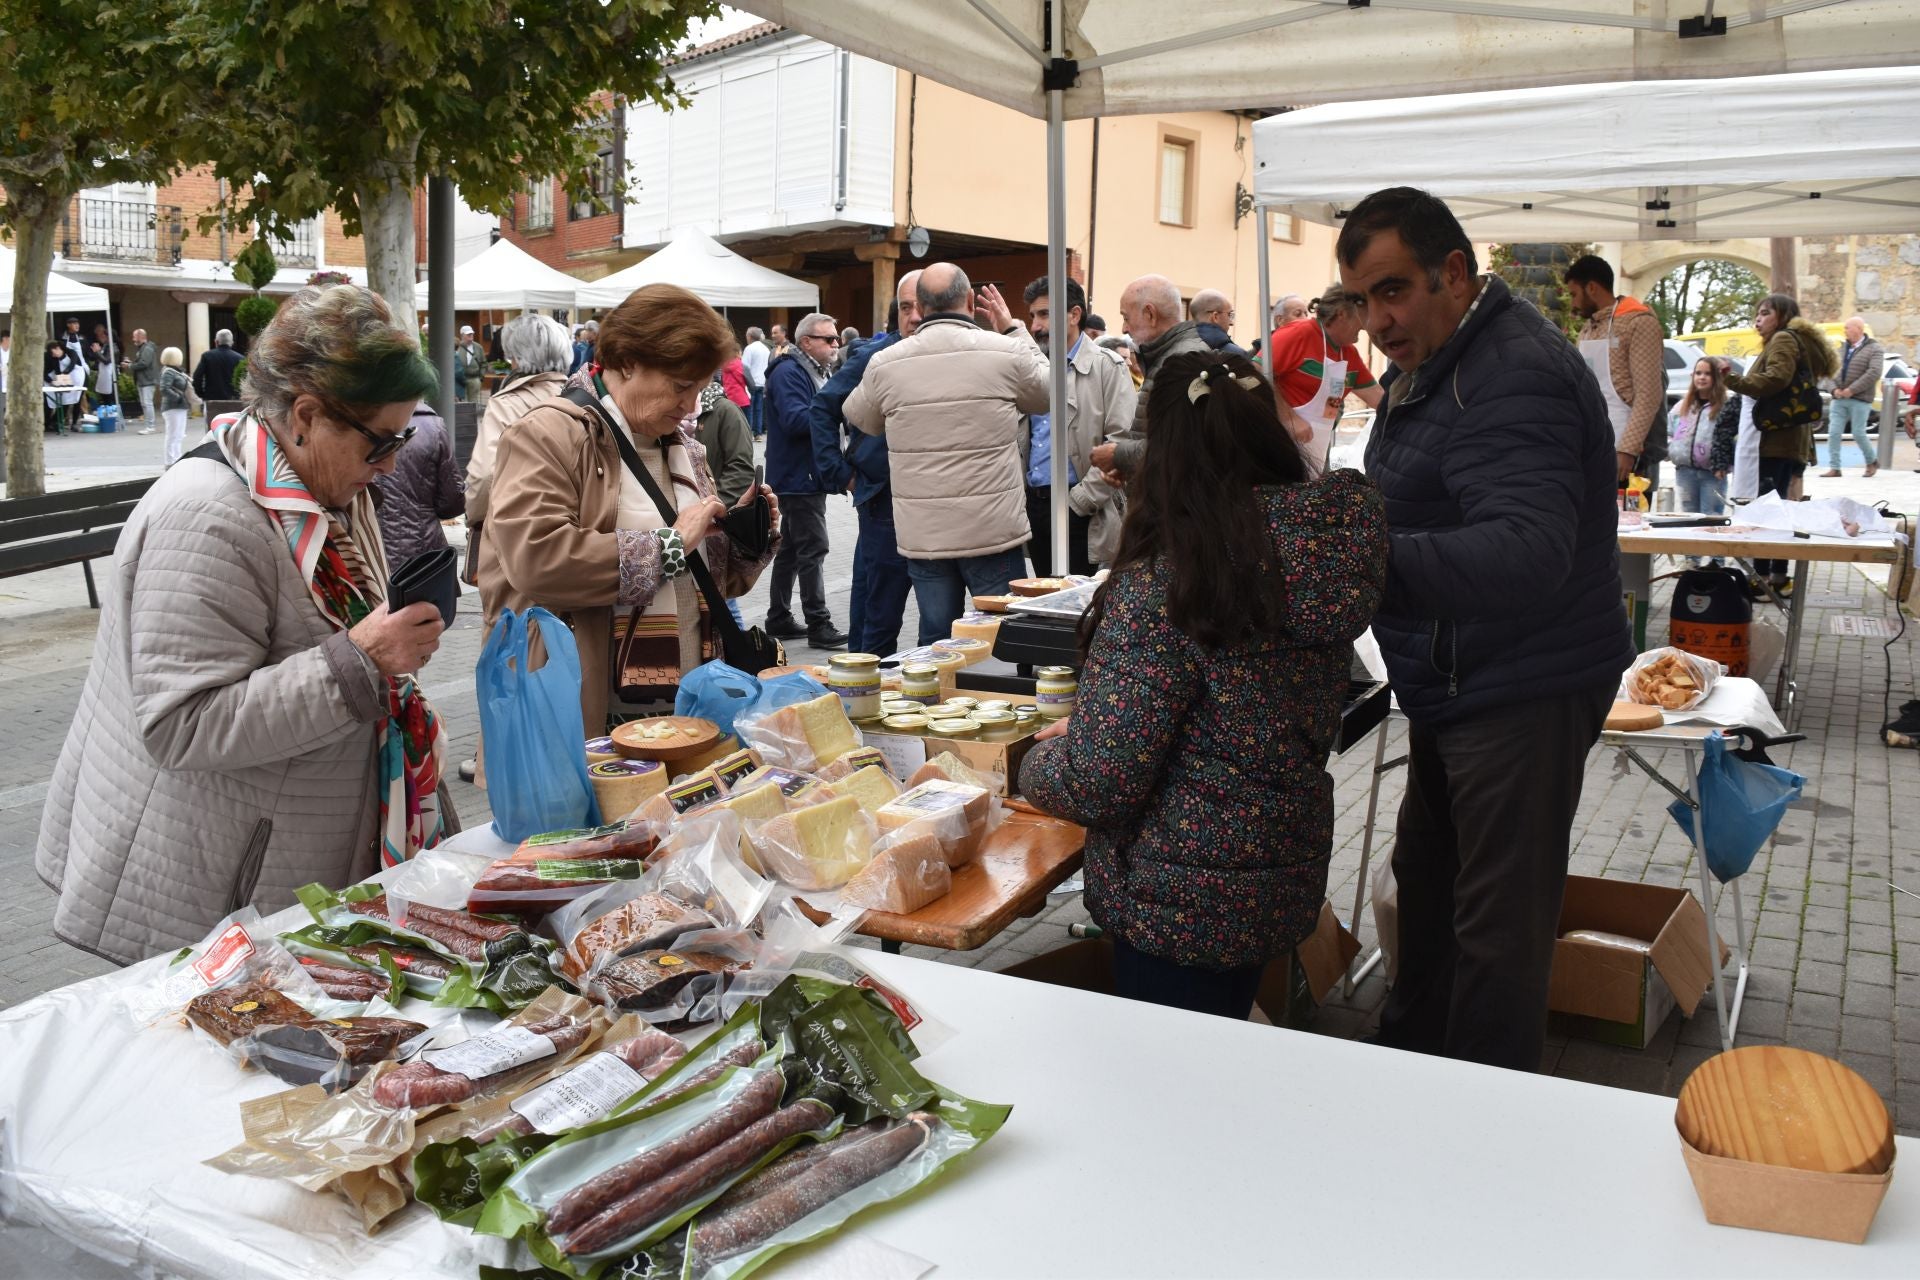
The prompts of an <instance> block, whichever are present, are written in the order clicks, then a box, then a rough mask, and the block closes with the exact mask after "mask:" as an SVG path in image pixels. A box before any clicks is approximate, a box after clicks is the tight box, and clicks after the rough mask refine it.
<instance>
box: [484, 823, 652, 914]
mask: <svg viewBox="0 0 1920 1280" xmlns="http://www.w3.org/2000/svg"><path fill="white" fill-rule="evenodd" d="M664 834H666V828H665V827H663V826H661V825H660V824H658V823H655V822H647V821H643V820H640V819H632V820H624V819H623V820H622V821H619V822H611V823H608V824H607V825H606V826H603V827H590V828H584V829H578V830H572V831H550V832H547V833H546V834H544V835H537V836H529V837H528V838H527V839H525V840H523V841H521V843H520V847H519V848H517V849H515V850H514V851H513V853H512V854H511V855H510V856H508V857H505V858H501V859H499V860H498V861H496V862H495V863H493V864H492V865H491V866H489V867H488V868H487V869H486V870H485V871H483V872H481V873H480V878H479V879H478V880H476V881H475V882H474V885H473V889H472V891H471V892H469V893H468V895H467V910H468V911H469V912H474V913H485V912H494V913H498V914H504V915H514V916H543V915H546V914H547V913H548V912H550V911H556V910H558V909H559V908H561V907H563V906H565V905H566V904H567V903H569V902H571V901H573V900H574V899H575V898H578V897H582V896H583V895H585V894H588V893H591V892H593V891H594V890H595V889H596V888H598V887H599V886H601V885H603V884H606V883H608V882H609V881H613V880H638V879H639V878H640V876H641V874H642V873H643V872H644V871H645V869H646V863H647V861H648V860H649V859H651V858H652V857H653V855H654V852H655V850H657V849H658V848H659V846H660V838H661V837H662V836H663V835H664Z"/></svg>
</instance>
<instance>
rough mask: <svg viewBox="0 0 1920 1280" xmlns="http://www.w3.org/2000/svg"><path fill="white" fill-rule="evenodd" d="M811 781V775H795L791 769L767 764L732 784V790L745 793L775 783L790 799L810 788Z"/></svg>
mask: <svg viewBox="0 0 1920 1280" xmlns="http://www.w3.org/2000/svg"><path fill="white" fill-rule="evenodd" d="M813 780H814V779H813V775H812V774H810V773H796V772H795V771H794V770H792V769H782V768H781V767H780V766H778V765H771V764H769V765H762V766H761V767H760V768H758V769H755V770H754V771H753V772H752V773H750V774H748V775H747V776H746V777H744V778H742V779H740V781H738V782H736V783H734V784H733V789H734V790H735V791H746V790H749V789H751V788H753V787H757V786H759V785H760V784H761V783H763V782H777V783H779V784H780V790H781V791H782V792H783V793H784V794H785V795H786V796H787V797H788V798H792V797H793V796H794V795H795V794H796V793H798V792H800V791H803V790H805V789H806V788H807V787H809V786H811V785H812V784H813Z"/></svg>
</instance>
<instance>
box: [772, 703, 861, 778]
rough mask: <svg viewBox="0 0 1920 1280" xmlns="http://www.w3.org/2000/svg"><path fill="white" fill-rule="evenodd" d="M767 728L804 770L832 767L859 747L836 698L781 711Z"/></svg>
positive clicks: (781, 709) (784, 708)
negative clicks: (831, 765)
mask: <svg viewBox="0 0 1920 1280" xmlns="http://www.w3.org/2000/svg"><path fill="white" fill-rule="evenodd" d="M764 724H765V726H766V730H767V732H769V733H771V734H773V735H774V736H775V737H777V738H779V739H780V740H781V741H782V742H784V743H786V744H787V748H788V750H789V751H790V752H792V753H793V755H794V757H795V758H796V760H797V761H798V763H799V765H800V767H801V768H803V769H818V768H820V767H821V766H823V765H826V764H830V763H832V762H833V761H835V760H838V759H839V758H840V757H841V756H843V755H845V754H847V752H849V751H851V750H853V749H854V748H855V747H857V746H859V745H860V743H859V740H858V739H856V738H855V737H854V736H853V722H852V721H851V720H849V719H847V713H846V710H845V708H844V707H843V705H842V704H841V702H840V698H839V696H838V695H837V694H831V693H827V694H822V695H821V696H820V697H818V698H815V699H814V700H813V701H811V702H796V703H794V704H793V705H792V706H790V707H782V708H780V709H779V710H778V711H776V712H774V713H773V714H772V715H770V716H768V717H767V718H766V720H765V722H764Z"/></svg>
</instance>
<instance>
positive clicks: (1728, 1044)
mask: <svg viewBox="0 0 1920 1280" xmlns="http://www.w3.org/2000/svg"><path fill="white" fill-rule="evenodd" d="M1685 755H1686V757H1687V797H1688V799H1689V801H1690V802H1691V804H1692V808H1693V860H1694V864H1695V865H1696V866H1698V867H1699V869H1700V905H1701V906H1702V907H1704V908H1706V912H1707V965H1708V967H1709V968H1711V969H1712V970H1713V1010H1714V1013H1715V1015H1717V1016H1718V1018H1719V1020H1720V1047H1721V1048H1722V1049H1731V1048H1733V1019H1734V1018H1738V1017H1739V1015H1740V1005H1739V1001H1740V996H1741V993H1742V992H1743V991H1744V990H1745V987H1746V965H1745V963H1744V959H1745V957H1744V946H1743V956H1742V964H1741V966H1740V978H1741V981H1740V986H1739V989H1737V990H1736V991H1735V992H1734V1008H1733V1017H1732V1018H1729V1016H1728V1011H1727V998H1726V993H1725V991H1724V990H1722V984H1721V980H1720V924H1719V921H1717V920H1716V919H1715V918H1714V917H1715V911H1714V904H1713V882H1712V880H1711V878H1710V877H1709V876H1708V874H1707V838H1706V834H1705V832H1704V831H1703V830H1702V829H1701V826H1700V757H1699V755H1698V754H1697V753H1695V752H1693V751H1688V752H1686V753H1685ZM1745 928H1746V926H1745V925H1744V924H1742V925H1741V931H1742V938H1743V939H1744V936H1745Z"/></svg>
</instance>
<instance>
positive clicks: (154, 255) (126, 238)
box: [60, 196, 186, 267]
mask: <svg viewBox="0 0 1920 1280" xmlns="http://www.w3.org/2000/svg"><path fill="white" fill-rule="evenodd" d="M185 239H186V227H185V224H184V222H183V221H182V220H181V217H180V206H179V205H177V204H148V203H145V202H144V201H138V200H101V199H96V198H94V197H92V196H79V197H76V198H75V199H74V200H72V201H71V202H70V203H69V204H68V205H67V214H66V217H64V218H63V219H61V222H60V252H61V254H62V255H63V256H65V257H67V258H72V259H91V260H94V261H107V262H139V263H148V264H152V265H154V266H162V267H177V266H179V265H180V250H181V245H182V242H183V241H184V240H185Z"/></svg>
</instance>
